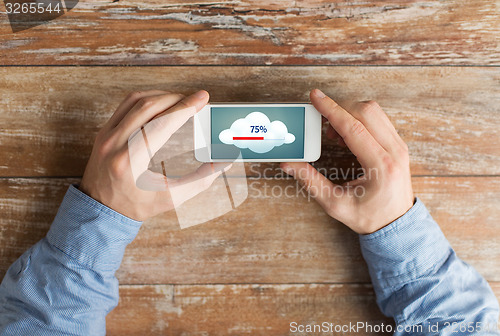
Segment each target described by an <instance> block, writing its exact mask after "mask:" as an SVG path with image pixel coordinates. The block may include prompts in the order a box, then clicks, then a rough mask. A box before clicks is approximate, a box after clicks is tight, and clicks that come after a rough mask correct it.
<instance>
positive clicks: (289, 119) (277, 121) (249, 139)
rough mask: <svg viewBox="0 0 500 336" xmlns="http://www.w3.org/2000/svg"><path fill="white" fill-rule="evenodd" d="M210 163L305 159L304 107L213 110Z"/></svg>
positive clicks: (220, 107) (225, 107) (211, 117)
mask: <svg viewBox="0 0 500 336" xmlns="http://www.w3.org/2000/svg"><path fill="white" fill-rule="evenodd" d="M210 125H211V129H210V137H211V146H212V148H211V159H221V160H231V159H235V158H238V157H240V158H242V159H303V158H304V134H305V107H302V106H288V107H285V106H265V107H255V106H253V107H252V106H234V107H231V106H218V107H211V108H210Z"/></svg>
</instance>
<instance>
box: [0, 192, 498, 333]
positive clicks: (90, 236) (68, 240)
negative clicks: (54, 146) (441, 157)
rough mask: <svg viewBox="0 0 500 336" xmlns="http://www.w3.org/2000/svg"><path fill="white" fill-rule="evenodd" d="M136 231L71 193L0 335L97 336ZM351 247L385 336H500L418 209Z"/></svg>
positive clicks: (5, 300) (10, 298) (0, 311)
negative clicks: (366, 275)
mask: <svg viewBox="0 0 500 336" xmlns="http://www.w3.org/2000/svg"><path fill="white" fill-rule="evenodd" d="M140 226H141V222H137V221H134V220H132V219H130V218H127V217H125V216H123V215H121V214H119V213H117V212H115V211H114V210H112V209H110V208H108V207H106V206H104V205H102V204H100V203H99V202H97V201H95V200H94V199H92V198H90V197H89V196H87V195H85V194H84V193H82V192H81V191H79V190H78V189H77V188H75V187H74V186H71V187H70V188H69V190H68V192H67V193H66V196H65V197H64V200H63V202H62V204H61V207H60V208H59V211H58V213H57V216H56V218H55V219H54V222H53V223H52V226H51V228H50V230H49V232H48V234H47V236H46V237H45V238H43V239H42V240H41V241H39V242H38V243H37V244H35V245H34V246H33V247H31V248H30V249H29V250H28V251H26V252H25V253H24V254H23V255H22V256H21V257H20V258H19V259H18V260H16V261H15V262H14V264H12V265H11V267H10V268H9V270H8V271H7V274H6V275H5V277H4V279H3V281H2V284H1V285H0V335H45V334H48V335H104V334H105V332H106V327H105V317H106V315H107V314H108V313H109V312H110V311H111V310H112V309H113V308H114V307H115V306H116V305H117V304H118V281H117V279H116V277H115V272H116V270H117V269H118V268H119V267H120V263H121V261H122V258H123V253H124V251H125V247H126V246H127V245H128V244H129V243H130V242H131V241H132V240H133V239H134V238H135V236H136V235H137V232H138V231H139V228H140ZM360 241H361V249H362V253H363V256H364V258H365V260H366V262H367V264H368V268H369V271H370V276H371V279H372V282H373V287H374V289H375V293H376V296H377V303H378V305H379V307H380V308H381V309H382V311H383V313H384V314H386V315H388V316H392V317H393V318H394V319H395V322H396V326H395V327H394V330H393V331H394V333H395V335H431V334H439V335H450V334H452V335H471V334H481V335H500V333H498V329H497V325H498V315H499V306H498V301H497V300H496V298H495V295H494V294H493V292H492V290H491V288H490V287H489V285H488V283H487V282H486V281H485V279H484V278H483V277H481V275H479V274H478V273H477V272H476V271H475V270H474V269H473V268H472V267H471V266H469V265H467V264H466V263H464V262H463V261H462V260H460V259H459V258H458V257H457V256H456V254H455V252H454V251H453V249H452V248H451V246H450V244H449V243H448V241H447V240H446V238H445V237H444V235H443V234H442V232H441V230H440V229H439V226H438V225H437V224H436V223H435V222H434V220H433V219H432V217H431V216H430V215H429V213H428V211H427V210H426V208H425V206H424V205H423V203H422V202H421V201H420V200H418V199H417V200H416V203H415V204H414V206H413V207H412V208H411V209H410V210H409V211H408V212H407V213H406V214H405V215H403V216H402V217H400V218H399V219H397V220H396V221H394V222H393V223H391V224H389V225H388V226H386V227H384V228H382V229H381V230H379V231H377V232H375V233H372V234H369V235H361V236H360ZM419 328H422V329H419ZM467 328H469V329H467ZM405 329H406V331H405ZM398 330H400V331H398ZM452 330H455V331H456V332H455V333H451V331H452ZM488 330H489V331H488ZM434 331H436V332H434ZM360 334H362V333H360Z"/></svg>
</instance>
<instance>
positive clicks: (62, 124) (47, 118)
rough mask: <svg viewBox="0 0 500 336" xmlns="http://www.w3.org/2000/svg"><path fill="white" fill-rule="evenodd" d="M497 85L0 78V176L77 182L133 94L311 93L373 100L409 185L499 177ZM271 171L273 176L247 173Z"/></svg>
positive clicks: (428, 80) (339, 72) (347, 158)
mask: <svg viewBox="0 0 500 336" xmlns="http://www.w3.org/2000/svg"><path fill="white" fill-rule="evenodd" d="M228 83H230V85H228ZM499 84H500V68H477V67H472V68H471V67H457V68H455V67H448V68H443V67H437V68H435V67H425V68H415V67H154V68H149V67H104V68H103V67H77V68H75V67H58V68H54V67H36V68H23V67H10V68H0V90H1V91H2V95H1V96H0V111H2V113H0V125H1V126H0V147H1V149H2V150H1V151H0V176H80V175H81V174H82V173H83V169H84V167H85V164H86V161H87V159H88V156H89V155H90V152H91V147H92V143H93V140H94V137H95V134H96V132H97V130H98V129H99V128H100V127H101V126H102V125H103V124H104V123H105V122H106V120H107V119H108V118H109V117H110V115H111V114H112V111H114V110H115V108H116V107H117V105H118V104H119V102H120V101H121V100H122V99H123V98H124V96H125V95H126V94H127V93H128V92H131V91H134V90H147V89H153V88H156V89H158V88H159V89H166V90H171V91H177V92H182V93H185V94H188V93H191V92H194V91H195V90H197V89H199V88H205V89H207V90H208V91H209V92H210V93H211V95H212V101H263V102H272V101H307V100H308V92H309V90H310V89H312V88H314V87H320V88H322V89H323V90H324V91H325V92H327V93H328V94H330V95H331V96H332V97H334V98H335V99H337V100H346V99H351V100H366V99H375V100H377V101H378V102H379V103H380V104H381V106H382V107H383V108H384V109H385V111H386V112H387V113H388V115H389V117H390V118H391V120H392V122H393V123H394V124H395V126H396V128H397V129H398V131H399V132H400V134H401V136H402V137H403V139H404V140H405V141H406V142H407V143H408V145H409V148H410V153H411V161H412V166H411V168H412V173H413V174H414V175H433V174H438V175H445V174H446V175H471V174H481V175H498V174H500V147H499V146H498V143H499V139H500V133H499V132H500V127H499V126H500V85H499ZM323 147H324V148H323V151H322V158H321V160H320V162H318V165H319V166H322V167H337V168H339V167H343V168H350V167H353V165H354V166H355V159H354V157H353V156H352V155H350V153H349V152H348V151H347V150H345V149H341V148H339V147H337V146H335V145H334V144H332V143H330V142H328V141H327V140H325V141H324V143H323ZM49 153H50V154H49ZM191 161H192V158H191ZM269 167H270V168H272V169H271V170H270V171H268V174H271V175H274V174H276V173H279V171H277V170H276V168H277V166H276V165H263V166H261V167H260V168H259V169H256V170H255V169H254V170H253V172H251V170H250V167H247V168H248V171H247V173H249V174H253V175H255V174H257V175H259V174H263V172H264V170H263V169H264V168H269ZM256 172H257V173H256Z"/></svg>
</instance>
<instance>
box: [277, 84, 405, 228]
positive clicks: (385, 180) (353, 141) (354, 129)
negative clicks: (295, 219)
mask: <svg viewBox="0 0 500 336" xmlns="http://www.w3.org/2000/svg"><path fill="white" fill-rule="evenodd" d="M310 98H311V102H312V104H313V105H314V106H315V107H316V109H317V110H318V111H319V112H320V113H321V114H322V115H323V116H324V117H326V118H327V119H328V121H329V123H330V126H329V129H328V131H327V135H329V137H330V138H335V137H337V138H339V139H340V142H341V143H342V144H344V143H345V145H347V147H348V148H349V149H350V150H351V152H352V153H353V154H354V155H355V156H356V157H357V159H358V161H359V163H360V164H361V166H362V168H363V170H364V173H365V174H364V175H363V176H362V177H360V178H358V179H356V180H353V181H350V182H348V183H344V184H343V185H334V184H333V183H332V182H331V181H329V180H328V179H327V178H326V177H325V176H323V175H322V174H320V173H319V172H318V171H317V170H316V169H315V168H314V167H312V166H311V165H310V164H308V163H305V162H288V163H282V164H281V168H282V169H283V170H284V171H285V172H286V173H287V174H289V175H292V176H293V177H294V178H296V179H297V180H298V181H299V182H300V183H302V184H304V185H305V187H306V188H307V190H308V191H309V193H310V194H311V196H312V197H314V198H315V199H316V201H318V203H319V204H320V205H321V206H322V207H323V209H325V211H326V212H327V213H328V214H329V215H330V216H332V217H333V218H335V219H337V220H338V221H340V222H342V223H344V224H345V225H347V226H348V227H350V228H351V229H352V230H354V231H356V232H357V233H360V234H369V233H373V232H375V231H377V230H379V229H381V228H382V227H384V226H386V225H387V224H390V223H391V222H393V221H394V220H396V219H397V218H399V217H401V216H402V215H403V214H405V213H406V212H407V211H408V210H409V209H410V208H411V207H412V206H413V202H414V196H413V190H412V186H411V175H410V162H409V161H410V160H409V155H408V146H407V145H406V144H405V143H404V141H403V140H402V139H401V137H400V136H399V135H398V133H397V132H396V129H395V128H394V126H393V125H392V123H391V122H390V120H389V118H388V117H387V115H386V114H385V113H384V111H383V110H382V109H381V108H380V106H378V104H377V103H375V102H373V101H369V102H358V103H355V104H351V105H349V106H345V108H346V109H347V111H346V109H344V108H343V107H341V106H340V105H338V104H337V103H336V102H334V101H333V100H332V99H330V98H329V97H327V96H325V94H324V93H323V92H321V91H320V90H317V89H315V90H313V91H311V94H310Z"/></svg>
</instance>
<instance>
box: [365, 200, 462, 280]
mask: <svg viewBox="0 0 500 336" xmlns="http://www.w3.org/2000/svg"><path fill="white" fill-rule="evenodd" d="M360 246H361V252H362V253H363V257H364V258H365V260H366V262H367V264H368V269H369V271H370V276H371V278H372V282H373V284H374V287H375V289H378V288H380V289H384V288H387V287H395V286H398V285H402V284H404V283H406V282H408V281H410V280H412V279H416V278H418V277H421V276H424V275H427V274H429V273H431V272H432V271H433V270H435V269H436V268H439V267H440V266H441V265H442V264H443V263H444V262H445V261H446V259H447V258H448V257H449V255H450V253H452V252H453V250H452V249H451V246H450V244H449V243H448V241H447V240H446V238H445V236H444V234H443V233H442V232H441V229H440V228H439V226H438V224H437V223H436V222H435V221H434V220H433V219H432V217H431V215H430V214H429V212H428V211H427V209H426V207H425V205H424V204H423V203H422V201H421V200H420V199H418V198H417V199H416V202H415V204H414V205H413V207H412V208H411V209H410V210H408V211H407V212H406V213H405V214H404V215H403V216H401V217H400V218H398V219H397V220H395V221H394V222H392V223H391V224H389V225H387V226H385V227H383V228H382V229H380V230H378V231H376V232H374V233H372V234H368V235H360Z"/></svg>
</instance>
